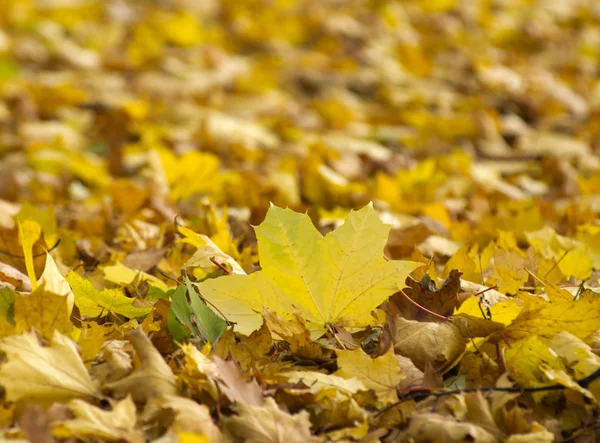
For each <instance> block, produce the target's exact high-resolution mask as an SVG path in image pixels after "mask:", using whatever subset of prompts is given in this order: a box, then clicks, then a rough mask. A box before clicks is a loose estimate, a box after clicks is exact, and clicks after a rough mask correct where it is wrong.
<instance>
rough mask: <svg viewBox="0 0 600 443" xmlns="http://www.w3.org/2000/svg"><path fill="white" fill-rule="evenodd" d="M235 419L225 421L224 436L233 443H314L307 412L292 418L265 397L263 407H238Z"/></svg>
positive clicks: (315, 438)
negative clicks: (225, 434)
mask: <svg viewBox="0 0 600 443" xmlns="http://www.w3.org/2000/svg"><path fill="white" fill-rule="evenodd" d="M234 410H235V411H236V412H237V414H238V415H235V416H232V417H229V418H228V419H227V420H226V421H225V432H226V433H227V435H228V436H229V438H231V440H232V441H233V442H244V443H316V442H320V441H322V440H321V439H320V438H317V437H315V436H313V435H311V432H310V421H309V419H308V412H306V411H302V412H300V413H298V414H295V415H291V414H289V413H287V412H284V411H282V410H281V409H279V406H277V403H275V400H273V399H272V398H270V397H268V398H266V399H265V402H264V404H263V405H262V406H259V405H251V404H247V403H238V404H237V405H236V406H235V407H234Z"/></svg>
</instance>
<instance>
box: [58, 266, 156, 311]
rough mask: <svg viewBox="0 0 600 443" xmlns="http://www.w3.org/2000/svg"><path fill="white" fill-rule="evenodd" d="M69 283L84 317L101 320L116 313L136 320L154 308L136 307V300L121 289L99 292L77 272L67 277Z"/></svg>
mask: <svg viewBox="0 0 600 443" xmlns="http://www.w3.org/2000/svg"><path fill="white" fill-rule="evenodd" d="M67 281H68V282H69V284H70V285H71V288H72V289H73V294H74V296H75V305H77V308H79V313H80V314H81V315H82V316H83V317H97V318H101V317H104V316H106V315H107V314H109V313H114V314H119V315H123V316H124V317H127V318H135V317H141V316H142V315H146V314H148V313H149V312H150V311H151V310H152V308H145V307H144V308H142V307H136V306H134V305H133V303H134V301H135V300H134V299H132V298H129V297H127V296H126V295H125V294H123V292H122V291H121V290H119V289H103V290H102V291H98V290H96V288H94V286H93V285H92V283H91V282H90V281H89V280H88V279H85V278H84V277H81V276H79V275H78V274H76V273H75V272H70V273H69V274H68V275H67Z"/></svg>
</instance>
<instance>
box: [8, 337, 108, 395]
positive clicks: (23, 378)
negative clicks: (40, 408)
mask: <svg viewBox="0 0 600 443" xmlns="http://www.w3.org/2000/svg"><path fill="white" fill-rule="evenodd" d="M0 350H2V352H4V353H5V354H6V356H7V358H8V361H7V362H6V363H3V364H2V366H0V384H2V386H3V387H4V388H5V389H6V399H7V400H8V401H18V400H21V399H26V400H29V401H32V400H33V401H40V402H44V403H46V402H47V403H50V402H54V401H61V399H62V400H65V399H71V398H77V397H95V396H97V388H96V386H95V385H94V383H93V382H92V380H91V379H90V376H89V374H88V372H87V370H86V369H85V366H84V364H83V361H81V357H80V356H79V354H78V352H77V346H76V344H75V342H74V341H73V340H71V339H70V338H68V337H66V336H64V335H62V334H61V333H60V332H58V331H54V336H53V338H52V344H51V346H49V347H46V346H42V345H41V344H40V342H39V340H38V338H37V336H36V335H35V334H34V333H33V332H25V333H23V334H20V335H13V336H11V337H6V338H3V339H2V340H0Z"/></svg>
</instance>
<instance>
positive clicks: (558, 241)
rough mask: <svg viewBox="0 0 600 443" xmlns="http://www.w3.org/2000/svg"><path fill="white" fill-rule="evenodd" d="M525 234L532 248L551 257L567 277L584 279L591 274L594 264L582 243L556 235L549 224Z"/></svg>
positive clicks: (545, 256)
mask: <svg viewBox="0 0 600 443" xmlns="http://www.w3.org/2000/svg"><path fill="white" fill-rule="evenodd" d="M526 235H527V239H528V240H529V243H530V244H531V246H533V248H534V250H535V251H536V252H537V253H538V254H540V255H541V256H542V257H543V258H545V259H553V260H554V263H555V265H556V266H558V268H559V269H560V271H561V272H562V273H563V274H564V275H565V276H566V277H567V278H569V277H571V276H573V277H575V278H577V279H579V280H585V279H587V278H588V277H589V276H590V275H591V273H592V269H593V266H594V264H593V261H592V259H591V258H590V254H589V253H588V251H587V248H586V246H585V244H584V243H581V242H579V241H577V240H573V239H570V238H568V237H564V236H562V235H558V234H557V233H556V232H555V231H554V230H553V229H552V228H550V227H549V226H544V227H543V228H542V229H540V230H539V231H535V232H527V233H526Z"/></svg>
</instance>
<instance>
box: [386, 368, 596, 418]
mask: <svg viewBox="0 0 600 443" xmlns="http://www.w3.org/2000/svg"><path fill="white" fill-rule="evenodd" d="M598 378H600V369H597V370H595V371H594V372H592V373H591V374H590V375H588V376H586V377H583V378H581V379H579V380H575V382H576V383H577V384H578V385H579V386H581V387H582V388H584V389H587V388H588V386H589V385H590V384H591V383H592V382H593V381H595V380H597V379H598ZM563 389H569V388H568V386H564V385H561V384H554V385H548V386H538V387H525V386H507V387H497V386H483V387H481V388H464V389H452V390H449V391H442V390H440V391H434V390H430V389H421V390H418V391H417V390H414V391H411V392H410V393H409V394H407V395H405V396H403V397H402V398H401V399H400V400H398V401H397V402H394V403H392V404H390V405H388V406H386V407H385V408H383V409H382V410H381V411H379V412H377V413H376V414H375V418H377V417H379V416H381V415H383V414H385V413H386V412H387V411H390V410H392V409H394V408H395V407H397V406H399V405H401V404H402V403H406V402H407V401H411V400H415V401H418V400H423V399H425V398H427V397H429V396H434V397H436V398H440V397H446V396H448V395H455V394H465V393H469V392H519V393H521V394H525V393H533V392H544V391H560V390H563Z"/></svg>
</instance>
